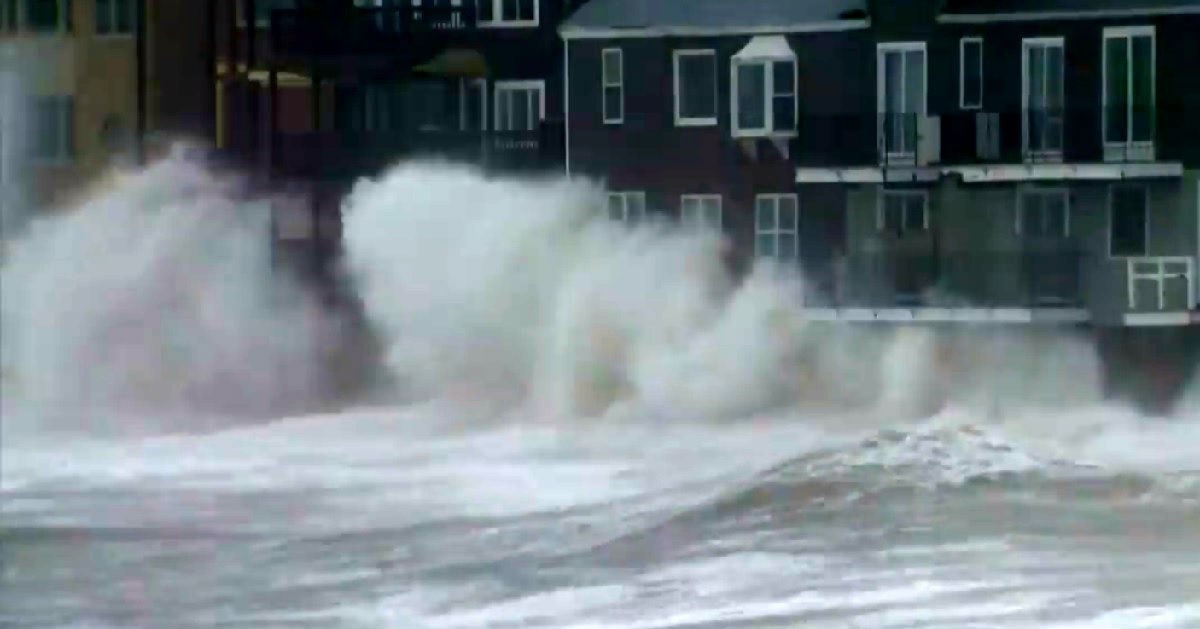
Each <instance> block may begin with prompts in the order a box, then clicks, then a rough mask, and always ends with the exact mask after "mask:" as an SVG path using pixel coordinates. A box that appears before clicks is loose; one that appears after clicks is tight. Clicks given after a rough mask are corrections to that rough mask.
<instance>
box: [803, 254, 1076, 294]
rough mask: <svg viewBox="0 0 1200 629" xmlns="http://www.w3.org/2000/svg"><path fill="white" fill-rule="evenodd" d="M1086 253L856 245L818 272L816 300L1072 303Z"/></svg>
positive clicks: (813, 284)
mask: <svg viewBox="0 0 1200 629" xmlns="http://www.w3.org/2000/svg"><path fill="white" fill-rule="evenodd" d="M1081 271H1082V255H1081V254H1080V253H1078V252H1075V251H1052V252H1019V251H1013V252H962V253H958V252H954V253H940V254H938V253H931V252H923V253H906V252H855V253H851V254H849V255H847V256H845V257H844V258H843V259H842V260H840V261H839V262H837V263H835V264H834V265H833V268H832V269H831V270H830V271H829V272H828V273H826V274H825V275H824V276H821V277H816V278H813V280H814V281H813V282H812V283H811V284H812V286H813V287H814V288H813V289H812V290H810V291H809V294H808V296H807V300H808V303H809V305H810V306H818V307H837V308H847V307H851V308H900V307H902V308H917V307H975V308H1070V307H1078V306H1079V305H1080V304H1081V303H1082V290H1081V286H1082V281H1081V280H1082V272H1081Z"/></svg>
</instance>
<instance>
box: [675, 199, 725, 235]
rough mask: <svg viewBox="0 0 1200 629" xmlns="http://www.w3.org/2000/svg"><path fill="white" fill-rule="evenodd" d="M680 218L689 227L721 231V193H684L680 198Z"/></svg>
mask: <svg viewBox="0 0 1200 629" xmlns="http://www.w3.org/2000/svg"><path fill="white" fill-rule="evenodd" d="M679 220H680V222H682V223H683V224H684V225H687V226H688V227H697V228H707V229H714V230H716V231H721V195H719V194H685V195H683V196H682V197H680V199H679Z"/></svg>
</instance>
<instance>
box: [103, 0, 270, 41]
mask: <svg viewBox="0 0 1200 629" xmlns="http://www.w3.org/2000/svg"><path fill="white" fill-rule="evenodd" d="M261 1H262V3H263V4H267V2H266V0H261ZM132 32H133V0H96V34H97V35H128V34H130V33H132Z"/></svg>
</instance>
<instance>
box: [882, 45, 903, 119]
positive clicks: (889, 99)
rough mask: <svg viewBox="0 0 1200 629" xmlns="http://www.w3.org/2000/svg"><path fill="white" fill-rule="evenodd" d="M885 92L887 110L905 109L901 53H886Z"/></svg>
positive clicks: (898, 110)
mask: <svg viewBox="0 0 1200 629" xmlns="http://www.w3.org/2000/svg"><path fill="white" fill-rule="evenodd" d="M883 59H884V75H883V83H884V85H883V89H884V91H883V93H884V101H883V102H884V107H885V111H887V112H889V113H896V112H901V111H904V66H903V58H902V57H901V56H900V53H897V52H888V53H884V56H883Z"/></svg>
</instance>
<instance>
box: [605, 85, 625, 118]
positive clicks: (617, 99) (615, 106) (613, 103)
mask: <svg viewBox="0 0 1200 629" xmlns="http://www.w3.org/2000/svg"><path fill="white" fill-rule="evenodd" d="M623 107H624V103H623V102H622V99H621V88H619V87H606V88H604V119H605V120H621V119H622V118H623V117H624V113H625V112H624V111H623V110H622V108H623Z"/></svg>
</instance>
